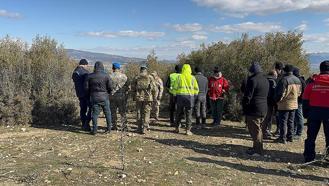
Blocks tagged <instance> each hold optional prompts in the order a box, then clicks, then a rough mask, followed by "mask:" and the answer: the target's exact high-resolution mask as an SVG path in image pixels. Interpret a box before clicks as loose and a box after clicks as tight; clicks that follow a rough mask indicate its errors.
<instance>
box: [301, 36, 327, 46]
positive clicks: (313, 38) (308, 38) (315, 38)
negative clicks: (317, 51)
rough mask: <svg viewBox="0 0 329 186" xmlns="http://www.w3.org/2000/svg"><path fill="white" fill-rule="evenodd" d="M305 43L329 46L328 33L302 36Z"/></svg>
mask: <svg viewBox="0 0 329 186" xmlns="http://www.w3.org/2000/svg"><path fill="white" fill-rule="evenodd" d="M303 39H304V41H305V42H314V43H322V44H326V45H328V44H329V33H315V34H305V35H304V36H303Z"/></svg>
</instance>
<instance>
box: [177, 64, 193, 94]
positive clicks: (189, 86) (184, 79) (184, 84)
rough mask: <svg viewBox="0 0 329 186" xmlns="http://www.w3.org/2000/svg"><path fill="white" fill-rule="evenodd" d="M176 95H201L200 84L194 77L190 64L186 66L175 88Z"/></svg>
mask: <svg viewBox="0 0 329 186" xmlns="http://www.w3.org/2000/svg"><path fill="white" fill-rule="evenodd" d="M173 90H174V92H175V94H176V95H183V96H194V95H198V93H199V86H198V82H197V81H196V79H195V77H194V76H192V69H191V66H190V65H189V64H184V65H183V68H182V73H181V74H180V75H178V77H177V81H176V82H175V84H174V86H173Z"/></svg>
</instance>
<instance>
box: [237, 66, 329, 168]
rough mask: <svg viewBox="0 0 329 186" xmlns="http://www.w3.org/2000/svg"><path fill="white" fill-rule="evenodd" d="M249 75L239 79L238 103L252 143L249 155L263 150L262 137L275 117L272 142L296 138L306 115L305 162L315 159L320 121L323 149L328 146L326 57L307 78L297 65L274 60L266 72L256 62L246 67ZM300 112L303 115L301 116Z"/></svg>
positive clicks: (268, 135)
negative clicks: (266, 73) (323, 141)
mask: <svg viewBox="0 0 329 186" xmlns="http://www.w3.org/2000/svg"><path fill="white" fill-rule="evenodd" d="M249 72H250V76H249V77H248V78H247V79H246V80H245V81H244V82H243V83H242V86H241V91H242V92H243V94H244V95H243V99H242V107H243V111H244V114H245V116H246V117H245V121H246V124H247V127H248V129H249V133H250V135H251V137H252V139H253V147H252V148H250V149H248V151H247V153H248V154H250V155H256V154H258V155H262V154H263V151H264V150H263V139H271V135H272V134H271V126H272V121H273V119H274V118H275V120H276V123H277V131H276V132H274V134H275V135H278V136H279V137H278V138H277V139H275V142H278V143H283V144H286V143H287V142H293V140H294V139H299V138H300V137H301V135H302V132H303V126H304V117H305V119H307V127H308V128H307V138H306V140H305V147H304V158H305V162H310V161H313V160H314V159H315V155H316V154H315V141H316V137H317V134H318V132H319V129H320V127H321V123H323V128H324V133H325V138H326V139H325V140H326V149H327V152H326V153H329V152H328V147H329V61H324V62H322V63H321V64H320V74H317V75H313V76H312V77H310V78H309V79H308V80H307V81H305V80H304V78H303V77H302V76H301V75H300V73H299V69H298V68H297V67H294V66H292V65H289V64H286V65H285V66H284V65H283V63H280V62H278V63H276V64H275V69H273V70H271V71H270V72H269V73H268V75H267V76H265V75H264V73H263V72H262V68H261V66H260V65H259V64H258V63H253V64H252V65H251V67H250V68H249ZM303 116H304V117H303Z"/></svg>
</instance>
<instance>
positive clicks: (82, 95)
mask: <svg viewBox="0 0 329 186" xmlns="http://www.w3.org/2000/svg"><path fill="white" fill-rule="evenodd" d="M87 67H88V61H87V60H86V59H81V60H80V62H79V66H77V67H76V68H75V69H74V71H73V73H72V80H73V82H74V88H75V92H76V95H77V97H78V98H79V106H80V120H81V123H82V130H85V131H90V130H91V129H90V125H89V123H90V120H91V108H90V100H89V94H88V93H87V92H86V91H85V89H84V82H85V80H86V79H87V77H88V74H89V71H88V70H87Z"/></svg>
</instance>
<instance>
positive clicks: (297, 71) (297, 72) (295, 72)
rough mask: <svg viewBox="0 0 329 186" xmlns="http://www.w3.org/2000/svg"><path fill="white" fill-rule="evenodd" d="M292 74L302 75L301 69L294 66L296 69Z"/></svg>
mask: <svg viewBox="0 0 329 186" xmlns="http://www.w3.org/2000/svg"><path fill="white" fill-rule="evenodd" d="M292 74H294V75H295V76H297V77H299V76H300V70H299V68H297V67H294V69H293V70H292Z"/></svg>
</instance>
